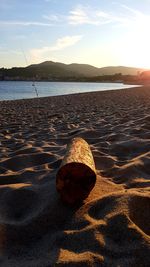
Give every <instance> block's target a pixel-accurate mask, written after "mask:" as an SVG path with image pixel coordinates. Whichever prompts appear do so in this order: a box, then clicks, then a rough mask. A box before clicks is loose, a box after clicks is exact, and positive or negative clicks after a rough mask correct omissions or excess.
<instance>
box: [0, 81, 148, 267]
mask: <svg viewBox="0 0 150 267" xmlns="http://www.w3.org/2000/svg"><path fill="white" fill-rule="evenodd" d="M73 137H82V138H84V139H85V140H86V141H87V142H88V143H89V144H90V147H91V150H92V153H93V156H94V160H95V164H96V170H97V180H96V185H95V187H94V188H93V190H92V191H91V193H90V194H89V196H88V197H87V198H86V199H85V200H84V202H83V203H82V204H81V205H80V206H78V207H72V208H71V207H68V206H66V205H65V204H64V203H62V202H61V200H60V197H59V194H58V193H57V191H56V186H55V178H56V173H57V170H58V168H59V166H60V163H61V160H62V158H63V157H64V155H65V152H66V145H67V143H68V142H69V141H70V140H71V139H72V138H73ZM0 266H2V267H7V266H14V267H17V266H19V267H26V266H28V267H31V266H32V267H48V266H59V267H60V266H67V267H76V266H77V267H78V266H80V267H81V266H82V267H84V266H85V267H86V266H92V267H93V266H94V267H96V266H103V267H110V266H111V267H128V266H130V267H148V266H150V86H149V87H142V88H132V89H122V90H117V91H108V92H106V91H105V92H93V93H83V94H76V95H68V96H57V97H45V98H37V99H28V100H16V101H2V102H0Z"/></svg>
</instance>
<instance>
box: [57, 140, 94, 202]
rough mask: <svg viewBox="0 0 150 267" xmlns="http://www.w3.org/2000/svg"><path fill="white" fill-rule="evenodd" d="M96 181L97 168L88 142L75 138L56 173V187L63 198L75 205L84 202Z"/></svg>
mask: <svg viewBox="0 0 150 267" xmlns="http://www.w3.org/2000/svg"><path fill="white" fill-rule="evenodd" d="M95 182H96V169H95V163H94V159H93V155H92V152H91V150H90V147H89V145H88V143H87V142H86V141H85V140H84V139H82V138H74V139H73V140H72V141H71V143H70V144H68V146H67V152H66V155H65V157H64V159H63V160H62V163H61V166H60V168H59V170H58V172H57V175H56V188H57V191H58V192H59V193H60V196H61V199H62V200H63V201H64V202H66V203H68V204H70V205H74V204H77V203H80V202H82V201H83V200H84V199H85V198H86V197H87V196H88V195H89V193H90V191H91V190H92V188H93V187H94V185H95Z"/></svg>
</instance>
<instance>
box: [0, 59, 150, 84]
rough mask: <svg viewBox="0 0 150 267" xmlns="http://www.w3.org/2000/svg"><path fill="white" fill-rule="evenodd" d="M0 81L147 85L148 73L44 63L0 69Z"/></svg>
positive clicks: (116, 68) (140, 70)
mask: <svg viewBox="0 0 150 267" xmlns="http://www.w3.org/2000/svg"><path fill="white" fill-rule="evenodd" d="M0 81H38V82H40V81H45V82H111V83H112V82H115V83H117V82H118V83H125V84H145V83H146V84H149V83H150V71H148V70H145V69H139V68H131V67H124V66H117V67H116V66H114V67H113V66H111V67H104V68H96V67H94V66H91V65H87V64H76V63H74V64H69V65H67V64H63V63H59V62H52V61H46V62H43V63H40V64H34V65H30V66H27V67H14V68H11V69H6V68H1V69H0Z"/></svg>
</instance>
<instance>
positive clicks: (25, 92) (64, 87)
mask: <svg viewBox="0 0 150 267" xmlns="http://www.w3.org/2000/svg"><path fill="white" fill-rule="evenodd" d="M35 86H36V89H37V91H38V95H39V97H44V96H56V95H66V94H74V93H83V92H93V91H105V90H112V89H123V88H127V87H137V85H127V84H122V83H79V82H35ZM34 97H36V92H35V88H34V86H33V83H32V82H28V81H26V82H22V81H17V82H16V81H0V100H13V99H23V98H34Z"/></svg>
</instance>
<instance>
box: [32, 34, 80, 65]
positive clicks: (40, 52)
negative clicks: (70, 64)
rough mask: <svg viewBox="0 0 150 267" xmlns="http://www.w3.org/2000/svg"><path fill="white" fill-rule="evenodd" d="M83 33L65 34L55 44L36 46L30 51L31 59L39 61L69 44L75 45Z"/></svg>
mask: <svg viewBox="0 0 150 267" xmlns="http://www.w3.org/2000/svg"><path fill="white" fill-rule="evenodd" d="M81 38H82V36H81V35H74V36H65V37H62V38H59V39H58V40H57V41H56V43H55V44H54V45H53V46H44V47H42V48H35V49H32V50H31V51H30V55H31V61H34V62H35V61H36V62H39V61H40V60H42V59H43V58H44V57H47V56H48V55H47V54H49V53H51V52H54V51H59V50H63V49H65V48H67V47H69V46H73V45H75V44H76V43H77V42H79V41H80V40H81Z"/></svg>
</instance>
